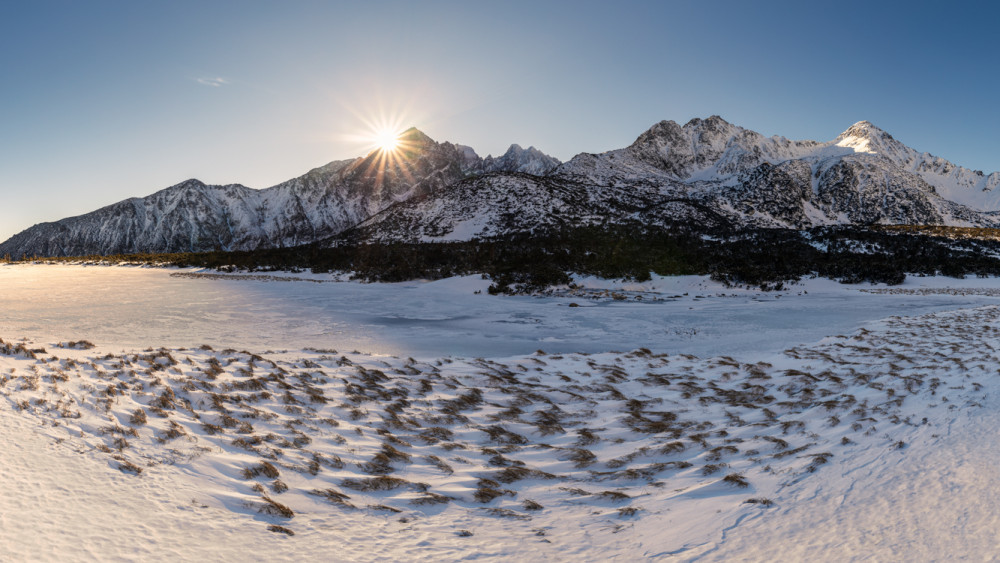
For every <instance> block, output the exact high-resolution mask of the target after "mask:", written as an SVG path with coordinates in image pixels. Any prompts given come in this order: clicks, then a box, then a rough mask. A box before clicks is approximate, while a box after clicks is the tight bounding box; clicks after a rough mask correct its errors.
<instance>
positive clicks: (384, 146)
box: [372, 129, 399, 152]
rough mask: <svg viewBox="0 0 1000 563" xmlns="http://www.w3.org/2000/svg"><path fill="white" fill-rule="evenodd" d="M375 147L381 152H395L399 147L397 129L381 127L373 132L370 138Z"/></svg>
mask: <svg viewBox="0 0 1000 563" xmlns="http://www.w3.org/2000/svg"><path fill="white" fill-rule="evenodd" d="M372 140H373V141H374V142H375V148H376V149H378V150H379V151H381V152H395V151H396V149H397V148H399V131H396V130H394V129H382V130H379V131H376V132H375V135H374V137H373V139H372Z"/></svg>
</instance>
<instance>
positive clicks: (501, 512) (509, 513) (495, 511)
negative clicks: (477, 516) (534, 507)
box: [480, 508, 531, 520]
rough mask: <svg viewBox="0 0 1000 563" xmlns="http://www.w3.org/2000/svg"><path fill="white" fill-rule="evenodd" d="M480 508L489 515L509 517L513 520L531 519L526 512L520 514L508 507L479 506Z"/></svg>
mask: <svg viewBox="0 0 1000 563" xmlns="http://www.w3.org/2000/svg"><path fill="white" fill-rule="evenodd" d="M480 510H483V511H485V512H486V513H487V514H489V515H491V516H499V517H500V518H511V519H514V520H531V516H528V515H527V514H521V513H520V512H517V511H514V510H511V509H509V508H480Z"/></svg>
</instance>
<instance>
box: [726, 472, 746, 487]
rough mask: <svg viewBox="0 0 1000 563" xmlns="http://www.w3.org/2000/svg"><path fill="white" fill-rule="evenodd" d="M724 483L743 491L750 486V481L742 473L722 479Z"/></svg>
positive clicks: (731, 474)
mask: <svg viewBox="0 0 1000 563" xmlns="http://www.w3.org/2000/svg"><path fill="white" fill-rule="evenodd" d="M722 481H723V482H725V483H729V484H730V485H736V486H737V487H739V488H741V489H745V488H747V487H749V486H750V481H747V479H746V477H744V476H743V475H742V474H741V473H730V474H729V475H726V476H725V477H723V478H722Z"/></svg>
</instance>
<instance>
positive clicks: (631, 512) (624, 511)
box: [618, 506, 643, 518]
mask: <svg viewBox="0 0 1000 563" xmlns="http://www.w3.org/2000/svg"><path fill="white" fill-rule="evenodd" d="M640 510H643V508H642V507H641V506H623V507H621V508H619V509H618V517H619V518H628V517H630V516H635V515H636V514H638V513H639V511H640Z"/></svg>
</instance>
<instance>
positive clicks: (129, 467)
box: [115, 456, 142, 475]
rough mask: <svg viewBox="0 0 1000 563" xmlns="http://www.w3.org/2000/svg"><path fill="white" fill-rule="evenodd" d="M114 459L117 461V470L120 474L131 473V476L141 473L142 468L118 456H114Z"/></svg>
mask: <svg viewBox="0 0 1000 563" xmlns="http://www.w3.org/2000/svg"><path fill="white" fill-rule="evenodd" d="M115 459H116V460H118V470H119V471H121V472H122V473H131V474H133V475H139V474H141V473H142V468H141V467H139V466H138V465H136V464H134V463H132V462H131V461H129V460H127V459H125V458H123V457H120V456H115Z"/></svg>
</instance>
